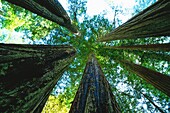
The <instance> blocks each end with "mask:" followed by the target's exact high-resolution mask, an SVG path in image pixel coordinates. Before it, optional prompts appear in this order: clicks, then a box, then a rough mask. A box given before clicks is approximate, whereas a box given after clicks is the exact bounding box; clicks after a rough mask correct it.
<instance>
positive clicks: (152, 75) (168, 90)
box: [120, 60, 170, 96]
mask: <svg viewBox="0 0 170 113" xmlns="http://www.w3.org/2000/svg"><path fill="white" fill-rule="evenodd" d="M120 63H121V64H122V65H124V66H125V67H126V68H127V69H128V70H130V71H131V72H133V73H135V74H137V75H138V76H140V77H141V78H143V79H144V80H146V81H147V82H148V83H150V84H152V85H153V86H154V87H156V88H157V89H159V90H160V91H162V92H164V93H165V94H166V95H168V96H170V82H169V81H170V76H168V75H164V74H161V73H159V72H156V71H153V70H151V69H148V68H145V67H143V66H140V65H137V64H134V63H132V62H129V61H127V60H121V61H120Z"/></svg>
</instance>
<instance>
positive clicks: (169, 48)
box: [105, 43, 170, 51]
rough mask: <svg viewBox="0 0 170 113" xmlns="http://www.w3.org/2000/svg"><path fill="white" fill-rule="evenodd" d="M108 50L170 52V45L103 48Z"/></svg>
mask: <svg viewBox="0 0 170 113" xmlns="http://www.w3.org/2000/svg"><path fill="white" fill-rule="evenodd" d="M105 48H110V49H124V50H126V49H128V50H151V51H170V43H166V44H148V45H132V46H111V47H105Z"/></svg>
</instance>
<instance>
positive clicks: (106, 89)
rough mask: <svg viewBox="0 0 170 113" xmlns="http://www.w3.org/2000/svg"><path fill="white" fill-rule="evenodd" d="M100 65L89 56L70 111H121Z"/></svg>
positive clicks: (73, 112)
mask: <svg viewBox="0 0 170 113" xmlns="http://www.w3.org/2000/svg"><path fill="white" fill-rule="evenodd" d="M120 112H121V111H120V109H119V106H118V104H117V102H116V99H115V97H114V95H113V94H112V91H111V88H110V85H109V83H108V82H107V80H106V78H105V76H104V74H103V72H102V70H101V68H100V65H99V64H98V62H97V60H96V58H95V57H94V55H93V54H91V55H90V56H89V59H88V62H87V64H86V68H85V70H84V74H83V77H82V80H81V83H80V86H79V89H78V91H77V93H76V96H75V98H74V101H73V103H72V106H71V109H70V112H69V113H120Z"/></svg>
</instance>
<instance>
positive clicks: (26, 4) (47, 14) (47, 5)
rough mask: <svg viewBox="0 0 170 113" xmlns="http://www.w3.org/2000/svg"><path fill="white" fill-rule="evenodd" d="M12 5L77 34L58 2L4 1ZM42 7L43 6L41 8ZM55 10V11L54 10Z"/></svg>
mask: <svg viewBox="0 0 170 113" xmlns="http://www.w3.org/2000/svg"><path fill="white" fill-rule="evenodd" d="M6 1H8V2H10V3H12V4H15V5H18V6H20V7H23V8H25V9H27V10H29V11H31V12H33V13H36V14H38V15H40V16H42V17H44V18H46V19H48V20H51V21H53V22H56V23H57V24H59V25H61V26H64V27H66V28H67V29H69V30H70V31H72V32H73V33H77V29H76V28H75V27H74V26H73V25H71V22H70V18H69V17H68V15H67V13H66V11H65V10H64V8H63V7H62V6H61V4H60V3H59V2H58V0H51V1H49V0H48V1H47V0H45V2H43V1H44V0H41V1H39V0H6ZM42 5H43V6H42ZM56 9H57V10H56Z"/></svg>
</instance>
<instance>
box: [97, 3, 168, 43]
mask: <svg viewBox="0 0 170 113" xmlns="http://www.w3.org/2000/svg"><path fill="white" fill-rule="evenodd" d="M169 2H170V1H169V0H158V1H157V2H156V3H155V4H153V5H151V6H150V7H148V8H146V9H145V10H144V11H142V12H140V13H139V14H137V15H136V16H134V17H133V18H131V19H130V20H128V21H127V22H125V23H124V24H123V25H121V26H119V27H118V28H116V29H115V30H113V31H111V32H110V33H108V34H106V35H105V36H104V37H102V38H101V39H99V41H111V40H121V39H131V38H134V39H135V38H146V37H153V36H154V37H156V36H169V35H170V19H169V18H170V10H169V9H170V3H169Z"/></svg>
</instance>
